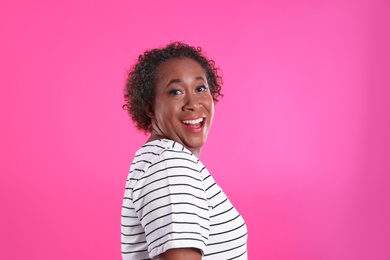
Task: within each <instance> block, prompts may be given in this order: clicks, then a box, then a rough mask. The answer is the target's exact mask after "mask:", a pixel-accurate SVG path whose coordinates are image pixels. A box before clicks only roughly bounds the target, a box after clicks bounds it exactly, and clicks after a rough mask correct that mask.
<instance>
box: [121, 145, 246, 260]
mask: <svg viewBox="0 0 390 260" xmlns="http://www.w3.org/2000/svg"><path fill="white" fill-rule="evenodd" d="M121 233H122V235H121V241H122V257H123V259H124V260H141V259H151V258H153V259H158V256H159V255H160V254H162V253H163V252H165V251H166V250H168V249H173V248H198V249H199V250H201V252H202V254H203V257H202V259H206V260H211V259H214V260H225V259H226V260H227V259H236V260H241V259H243V260H246V259H247V252H246V242H247V229H246V225H245V222H244V220H243V218H242V217H241V215H240V214H239V213H238V212H237V210H236V209H235V208H234V207H233V205H232V204H231V203H230V201H229V199H228V198H227V197H226V195H225V193H224V192H223V191H222V190H221V188H220V187H219V186H218V185H217V184H216V183H215V181H214V179H213V177H212V176H211V175H210V173H209V172H208V171H207V169H206V168H205V167H204V166H203V164H202V163H201V162H200V161H199V159H198V158H197V157H196V156H195V155H193V154H192V153H191V152H190V151H189V150H188V149H186V148H185V147H183V146H182V145H181V144H179V143H177V142H174V141H171V140H167V139H163V140H156V141H152V142H150V143H147V144H145V145H144V146H142V147H141V148H140V150H138V151H137V152H136V155H135V157H134V161H133V163H132V164H131V167H130V173H129V177H128V179H127V182H126V190H125V195H124V199H123V206H122V218H121Z"/></svg>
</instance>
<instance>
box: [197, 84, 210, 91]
mask: <svg viewBox="0 0 390 260" xmlns="http://www.w3.org/2000/svg"><path fill="white" fill-rule="evenodd" d="M207 90H208V88H207V87H206V86H203V85H202V86H198V87H197V88H196V92H206V91H207Z"/></svg>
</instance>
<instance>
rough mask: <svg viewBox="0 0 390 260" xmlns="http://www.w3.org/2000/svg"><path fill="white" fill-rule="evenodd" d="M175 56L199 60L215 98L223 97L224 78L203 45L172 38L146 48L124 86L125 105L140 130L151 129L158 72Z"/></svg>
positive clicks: (215, 99) (216, 100)
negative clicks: (150, 107) (160, 45)
mask: <svg viewBox="0 0 390 260" xmlns="http://www.w3.org/2000/svg"><path fill="white" fill-rule="evenodd" d="M175 58H190V59H192V60H194V61H196V62H197V63H198V64H199V65H200V66H201V67H202V68H203V69H204V71H205V73H206V77H207V83H208V85H209V89H210V92H211V95H212V97H213V100H214V102H218V100H219V97H223V94H222V93H221V88H222V84H223V80H222V77H221V76H220V75H219V68H218V67H216V65H215V62H214V61H213V60H210V59H208V58H207V57H206V56H205V54H204V53H203V51H202V49H201V47H193V46H189V45H187V44H185V43H182V42H173V43H171V44H168V45H167V46H165V47H164V48H160V49H152V50H147V51H145V52H144V53H143V54H141V55H140V56H139V57H138V61H137V63H136V64H134V65H133V66H132V68H131V69H130V71H129V73H128V77H127V80H126V85H125V88H124V98H125V104H124V105H123V108H124V109H125V110H127V111H128V113H129V115H130V117H131V119H132V120H133V122H134V123H135V125H136V127H137V128H138V129H139V130H143V131H144V132H146V133H147V132H151V128H152V121H151V118H150V117H149V116H148V115H147V113H146V106H147V105H148V104H151V103H153V100H154V87H155V85H156V72H157V70H158V68H159V66H160V65H161V64H162V63H164V62H166V61H168V60H170V59H175Z"/></svg>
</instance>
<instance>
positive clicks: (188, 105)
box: [183, 94, 202, 111]
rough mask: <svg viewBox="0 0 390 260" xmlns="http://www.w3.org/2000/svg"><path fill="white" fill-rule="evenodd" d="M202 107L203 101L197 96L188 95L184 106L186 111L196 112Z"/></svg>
mask: <svg viewBox="0 0 390 260" xmlns="http://www.w3.org/2000/svg"><path fill="white" fill-rule="evenodd" d="M201 106H202V104H201V100H200V98H199V97H197V96H196V95H195V94H188V95H187V96H186V100H185V103H184V106H183V110H184V111H196V110H197V109H199V108H200V107H201Z"/></svg>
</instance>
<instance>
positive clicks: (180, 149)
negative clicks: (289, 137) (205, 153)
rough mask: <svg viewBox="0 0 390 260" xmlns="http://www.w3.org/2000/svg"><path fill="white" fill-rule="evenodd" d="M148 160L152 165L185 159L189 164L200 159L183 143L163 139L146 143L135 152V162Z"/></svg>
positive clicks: (195, 162)
mask: <svg viewBox="0 0 390 260" xmlns="http://www.w3.org/2000/svg"><path fill="white" fill-rule="evenodd" d="M142 160H147V161H148V162H150V164H151V166H153V165H156V164H158V163H161V162H163V161H174V160H183V161H187V162H188V163H189V164H198V163H199V159H198V158H197V157H196V156H195V155H194V154H193V153H192V152H191V151H189V150H188V149H187V148H185V147H184V146H183V145H182V144H180V143H178V142H175V141H172V140H169V139H161V140H155V141H152V142H149V143H146V144H144V145H143V146H142V147H141V148H140V149H139V150H138V151H137V152H136V154H135V157H134V162H133V164H135V163H137V162H139V161H142Z"/></svg>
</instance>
